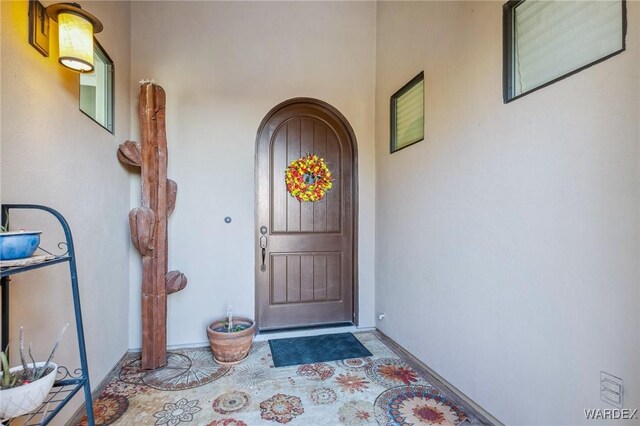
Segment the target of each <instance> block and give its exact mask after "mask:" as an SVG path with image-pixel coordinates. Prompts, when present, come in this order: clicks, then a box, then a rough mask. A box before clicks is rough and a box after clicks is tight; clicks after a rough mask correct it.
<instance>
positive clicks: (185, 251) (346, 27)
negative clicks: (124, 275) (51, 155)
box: [129, 2, 375, 347]
mask: <svg viewBox="0 0 640 426" xmlns="http://www.w3.org/2000/svg"><path fill="white" fill-rule="evenodd" d="M132 22H135V25H133V26H132V34H131V41H132V47H131V49H132V52H131V53H132V58H133V60H132V72H131V76H132V88H131V93H132V95H131V96H132V97H131V99H132V105H137V91H138V89H137V81H138V80H140V79H142V78H153V79H155V81H156V82H158V83H159V84H160V85H162V86H163V87H164V89H165V90H166V92H167V136H168V141H169V176H170V177H171V178H172V179H174V180H175V181H176V182H177V183H178V198H177V205H176V209H175V212H174V213H173V216H172V217H171V218H170V221H169V267H170V269H179V270H181V271H182V272H184V273H185V274H186V275H187V277H188V279H189V284H188V286H187V288H186V289H185V290H183V291H181V292H179V293H176V294H174V295H171V296H170V297H169V323H168V333H169V336H168V342H169V344H172V345H180V344H191V343H200V342H205V341H206V333H205V327H206V324H207V322H208V321H210V320H212V319H213V318H215V317H218V316H220V315H223V314H224V313H225V312H226V308H227V305H228V304H231V305H232V306H233V309H234V312H236V313H238V314H245V315H250V316H253V314H254V294H255V293H254V247H255V241H254V240H255V237H254V236H255V230H256V227H259V226H260V225H259V224H256V223H254V222H255V220H254V155H255V138H256V132H257V129H258V125H259V124H260V122H261V120H262V119H263V118H264V116H265V115H266V114H267V112H268V111H269V110H270V109H271V108H272V107H274V106H275V105H277V104H278V103H280V102H282V101H284V100H286V99H289V98H293V97H299V96H306V97H314V98H318V99H321V100H323V101H326V102H328V103H330V104H331V105H333V106H334V107H336V108H337V109H338V110H340V112H342V113H343V114H344V115H345V117H346V118H347V120H349V122H350V123H351V125H352V127H353V129H354V131H355V134H356V138H357V142H358V154H359V158H358V168H359V189H360V199H359V203H360V217H359V241H358V243H359V283H360V299H359V308H360V324H361V325H363V326H371V325H373V324H374V316H373V310H374V309H373V308H374V276H373V269H374V267H373V252H374V199H373V196H374V180H375V173H374V125H373V114H374V103H373V101H374V91H373V90H374V72H375V57H374V54H375V3H371V2H363V3H358V2H353V3H352V2H327V3H323V2H300V3H295V2H154V3H149V2H134V3H132ZM137 131H138V120H137V115H136V114H134V115H133V116H132V132H133V133H134V134H135V133H136V132H137ZM138 185H139V183H138V182H137V181H134V183H133V186H132V205H137V204H138V199H137V198H136V194H137V193H138V192H139V186H138ZM225 216H230V217H231V218H232V220H233V221H232V222H231V224H228V225H227V224H225V223H224V218H225ZM139 264H140V260H139V255H138V254H137V253H136V252H133V253H132V263H131V265H132V267H131V281H132V288H131V314H130V316H131V328H130V330H131V331H130V340H129V342H130V345H131V347H139V346H140V323H139V318H140V287H139V286H140V269H139V268H140V267H139Z"/></svg>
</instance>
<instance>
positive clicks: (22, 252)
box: [0, 231, 42, 260]
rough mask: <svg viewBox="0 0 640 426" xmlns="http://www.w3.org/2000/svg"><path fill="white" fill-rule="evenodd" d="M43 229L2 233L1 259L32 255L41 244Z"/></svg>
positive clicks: (0, 236) (0, 235)
mask: <svg viewBox="0 0 640 426" xmlns="http://www.w3.org/2000/svg"><path fill="white" fill-rule="evenodd" d="M40 234H42V232H41V231H34V232H26V231H25V232H4V233H2V234H0V260H15V259H23V258H25V257H30V256H32V255H33V252H35V251H36V249H37V248H38V246H39V245H40Z"/></svg>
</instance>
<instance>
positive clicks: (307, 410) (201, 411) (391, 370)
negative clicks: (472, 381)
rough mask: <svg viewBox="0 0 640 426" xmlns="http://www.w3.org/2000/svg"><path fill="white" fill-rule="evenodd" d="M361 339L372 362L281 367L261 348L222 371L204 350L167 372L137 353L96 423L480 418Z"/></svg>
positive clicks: (108, 391) (180, 358)
mask: <svg viewBox="0 0 640 426" xmlns="http://www.w3.org/2000/svg"><path fill="white" fill-rule="evenodd" d="M355 336H356V337H357V338H358V340H360V341H361V342H362V344H363V345H364V346H366V347H367V349H368V350H369V351H370V352H371V353H372V354H373V356H371V357H367V358H354V359H348V360H340V361H335V362H328V363H318V364H305V365H299V366H291V367H281V368H275V367H274V365H273V362H272V358H271V352H270V349H269V345H268V344H267V342H256V343H254V345H253V347H252V349H251V352H250V353H249V356H248V357H247V359H246V360H245V361H243V362H242V363H241V364H239V365H236V366H234V367H223V366H220V365H218V364H216V363H215V361H214V360H213V357H212V355H211V352H210V350H209V349H208V348H199V349H184V350H178V351H174V352H172V353H171V354H170V356H169V359H168V361H169V363H168V366H167V367H166V368H163V369H159V370H156V371H153V372H147V371H143V370H141V369H140V356H139V354H133V353H132V354H129V355H127V357H126V358H125V359H124V361H123V362H122V363H121V365H120V366H119V371H117V372H116V374H115V375H114V378H113V379H112V381H111V382H109V383H108V384H107V385H106V386H105V387H104V388H103V391H102V393H101V394H100V396H99V397H98V398H96V399H95V400H94V407H95V408H94V410H95V413H96V424H100V425H110V424H114V425H133V424H135V425H159V426H162V425H169V426H178V425H179V426H186V425H189V426H200V425H203V426H204V425H208V426H252V425H259V424H260V425H261V424H264V425H269V424H271V425H278V424H286V425H287V426H306V425H331V426H333V425H377V424H381V425H385V426H387V425H388V426H391V425H396V424H398V425H399V424H413V425H425V424H436V425H451V424H453V425H457V424H460V423H461V422H463V421H465V420H467V421H469V420H470V419H471V420H472V419H475V417H473V416H468V415H467V413H466V412H465V409H464V407H461V406H458V405H456V404H455V403H454V402H452V401H451V400H450V399H449V398H448V397H447V396H446V394H445V393H442V392H443V390H442V389H439V388H436V387H434V386H432V385H431V384H430V383H429V380H428V379H427V376H423V375H422V373H421V372H419V371H417V370H415V369H413V368H412V367H411V366H410V365H409V364H407V362H405V361H404V360H402V359H401V358H400V357H398V356H397V355H396V354H395V353H394V352H393V351H392V350H391V349H390V348H389V347H387V346H386V345H385V344H384V343H383V342H382V341H381V340H380V339H379V338H378V337H377V336H376V335H375V334H373V333H357V334H355ZM78 424H86V418H85V419H82V420H81V421H80V423H78Z"/></svg>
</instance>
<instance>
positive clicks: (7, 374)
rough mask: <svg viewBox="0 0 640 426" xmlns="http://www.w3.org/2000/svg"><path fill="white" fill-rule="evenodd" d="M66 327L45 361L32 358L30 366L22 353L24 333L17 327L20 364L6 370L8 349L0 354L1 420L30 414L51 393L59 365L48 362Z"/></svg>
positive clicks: (7, 367)
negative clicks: (0, 369) (18, 331)
mask: <svg viewBox="0 0 640 426" xmlns="http://www.w3.org/2000/svg"><path fill="white" fill-rule="evenodd" d="M68 326H69V324H67V325H65V326H64V328H63V329H62V331H61V332H60V334H59V335H58V338H57V339H56V343H55V344H54V345H53V349H52V350H51V353H50V354H49V358H48V359H47V361H46V362H36V361H35V360H34V359H33V356H32V355H31V344H29V357H30V358H31V364H28V363H27V361H26V357H25V353H24V330H23V329H22V327H20V360H21V362H22V365H19V366H17V367H13V368H9V361H8V348H6V349H5V351H4V352H0V364H2V365H1V367H2V371H1V372H0V419H11V418H14V417H19V416H22V415H24V414H27V413H30V412H32V411H33V410H35V409H36V408H38V407H39V406H40V404H42V403H43V402H44V400H45V398H46V397H47V395H48V394H49V392H50V391H51V388H52V387H53V382H54V381H55V378H56V372H57V371H58V366H57V365H56V364H55V363H53V362H51V361H52V359H53V355H54V353H55V351H56V349H57V347H58V344H59V343H60V340H61V339H62V336H63V335H64V332H65V331H66V330H67V327H68Z"/></svg>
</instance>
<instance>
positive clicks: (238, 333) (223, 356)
mask: <svg viewBox="0 0 640 426" xmlns="http://www.w3.org/2000/svg"><path fill="white" fill-rule="evenodd" d="M255 334H256V325H255V323H254V322H253V320H251V319H249V318H246V317H235V318H234V317H233V315H232V313H231V307H229V310H228V311H227V317H226V318H224V319H220V320H217V321H213V322H212V323H211V324H209V326H208V327H207V336H208V337H209V344H210V345H211V351H212V352H213V359H214V360H215V361H216V362H217V363H218V364H222V365H234V364H238V363H239V362H242V360H244V359H245V358H246V357H247V356H248V355H249V350H250V349H251V345H252V344H253V336H254V335H255Z"/></svg>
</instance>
